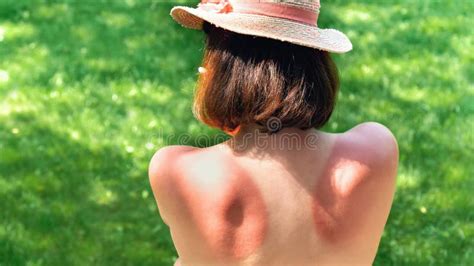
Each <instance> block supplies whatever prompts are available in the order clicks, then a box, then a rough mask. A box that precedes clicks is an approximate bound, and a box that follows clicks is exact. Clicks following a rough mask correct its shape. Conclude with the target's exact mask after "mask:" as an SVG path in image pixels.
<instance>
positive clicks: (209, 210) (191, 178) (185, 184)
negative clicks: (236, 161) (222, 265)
mask: <svg viewBox="0 0 474 266" xmlns="http://www.w3.org/2000/svg"><path fill="white" fill-rule="evenodd" d="M191 156H192V155H191ZM183 159H184V161H185V160H187V159H189V160H193V161H194V160H196V159H195V158H183ZM197 160H199V161H200V162H202V163H196V161H194V162H193V163H191V164H186V162H184V164H182V165H191V167H190V168H188V169H186V170H183V172H182V175H180V176H178V177H177V179H176V180H177V187H179V193H180V197H181V198H182V199H183V200H184V201H185V205H186V206H192V207H191V208H190V209H189V210H190V218H191V219H192V222H193V223H194V224H195V225H196V228H197V230H198V231H199V233H200V234H201V235H202V239H204V240H205V241H206V243H203V244H205V245H207V247H208V249H209V251H210V252H211V253H212V254H218V255H219V257H221V259H226V260H232V259H235V260H238V259H241V258H244V257H247V256H249V255H250V254H252V252H254V251H255V250H257V249H258V248H259V247H260V246H261V244H262V243H263V241H264V238H265V233H266V229H267V224H266V221H267V219H266V216H267V212H266V209H265V204H264V202H263V199H262V196H261V195H260V192H259V190H258V188H257V187H256V185H255V183H254V182H253V181H252V179H251V178H250V177H249V176H248V174H247V173H246V172H245V171H244V170H243V169H240V168H239V167H238V166H235V165H234V166H233V167H232V169H229V164H227V163H225V162H222V159H217V160H213V159H212V158H199V159H197Z"/></svg>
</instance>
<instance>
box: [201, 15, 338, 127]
mask: <svg viewBox="0 0 474 266" xmlns="http://www.w3.org/2000/svg"><path fill="white" fill-rule="evenodd" d="M203 30H204V32H205V34H206V49H205V52H204V58H203V63H202V66H203V67H204V68H205V69H206V71H205V72H204V73H202V74H201V75H200V77H199V80H198V86H197V90H196V93H195V99H194V109H193V112H194V114H195V116H196V117H197V118H198V119H199V120H201V121H202V122H204V123H205V124H207V125H209V126H212V127H216V128H219V129H221V130H224V131H227V132H229V131H234V130H235V129H236V128H237V127H239V126H246V125H251V124H256V125H258V126H259V127H260V129H261V131H262V132H267V133H275V132H278V131H279V130H281V129H283V128H285V127H296V128H300V129H309V128H320V127H322V126H323V125H324V124H326V122H327V121H328V120H329V118H330V116H331V114H332V112H333V110H334V105H335V102H336V97H337V92H338V88H339V76H338V72H337V68H336V65H335V63H334V62H333V60H332V59H331V57H330V54H329V53H328V52H325V51H320V50H317V49H312V48H308V47H303V46H299V45H295V44H291V43H288V42H282V41H277V40H272V39H268V38H261V37H255V36H248V35H242V34H237V33H234V32H231V31H227V30H224V29H222V28H218V27H215V26H213V25H212V24H210V23H208V22H205V23H204V25H203ZM272 119H273V120H275V119H278V120H277V121H278V123H279V126H278V127H277V128H275V127H273V128H269V127H268V126H266V125H268V122H269V121H270V120H272Z"/></svg>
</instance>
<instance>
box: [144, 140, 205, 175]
mask: <svg viewBox="0 0 474 266" xmlns="http://www.w3.org/2000/svg"><path fill="white" fill-rule="evenodd" d="M196 149H197V148H194V147H190V146H177V145H176V146H167V147H163V148H161V149H159V150H158V151H156V152H155V154H154V155H153V157H152V158H151V160H150V164H149V167H148V176H149V178H150V181H152V182H153V181H159V180H157V179H160V178H163V177H164V176H166V175H168V174H170V173H171V170H172V169H173V167H174V166H175V165H176V160H177V159H179V158H180V157H181V156H182V155H184V154H185V153H187V152H190V151H194V150H196Z"/></svg>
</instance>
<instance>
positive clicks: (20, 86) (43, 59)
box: [0, 0, 474, 265]
mask: <svg viewBox="0 0 474 266" xmlns="http://www.w3.org/2000/svg"><path fill="white" fill-rule="evenodd" d="M175 3H176V2H175ZM181 3H185V4H189V5H194V4H195V3H196V1H191V2H185V1H181ZM172 6H173V4H172V3H169V2H163V1H151V0H126V1H125V0H97V1H92V0H86V1H79V0H64V1H59V0H58V1H46V0H43V1H40V0H38V1H34V0H21V1H18V0H1V1H0V265H171V263H172V261H173V259H174V258H175V256H176V253H175V251H174V248H173V246H172V242H171V240H170V236H169V232H168V230H167V228H166V226H164V225H163V223H162V221H161V220H160V218H159V216H158V214H157V210H156V207H155V203H154V200H153V197H152V195H151V191H150V188H149V185H148V178H147V166H148V162H149V159H150V158H151V156H152V155H153V153H154V152H155V150H156V149H158V148H160V147H162V146H164V145H167V144H172V143H174V142H176V141H177V139H176V137H175V136H178V135H179V134H188V135H189V136H191V137H190V138H188V139H186V140H185V142H186V143H188V144H190V145H193V144H196V139H195V138H194V137H196V136H199V135H202V134H214V133H216V131H214V130H211V129H208V128H206V127H205V126H203V125H201V124H199V123H198V122H197V121H196V120H195V119H194V118H193V116H192V113H191V100H192V93H193V88H194V82H195V80H196V77H197V67H198V66H199V64H200V58H201V56H202V52H203V50H202V47H203V46H202V45H203V43H202V41H203V35H202V33H200V32H198V31H190V30H184V29H182V28H181V26H179V25H177V24H175V23H174V22H173V21H172V20H171V18H170V16H169V15H168V13H169V10H170V8H171V7H172ZM473 13H474V4H473V2H472V1H468V0H464V1H463V0H459V1H427V0H425V1H421V0H420V1H414V0H413V1H412V0H397V1H395V0H393V1H392V0H390V1H375V0H372V1H370V0H357V1H342V0H337V1H336V0H334V1H323V9H322V13H321V17H320V23H319V24H320V26H321V27H323V28H324V27H329V26H330V27H334V28H337V29H340V30H342V31H344V32H346V33H347V34H348V35H349V37H350V38H351V39H352V41H353V44H354V50H353V51H352V52H351V53H348V54H345V55H337V56H335V59H336V61H337V62H338V65H339V68H340V72H341V78H342V88H341V93H340V95H339V102H338V105H337V109H336V112H335V114H334V116H333V117H332V119H331V121H330V123H329V124H328V125H327V126H326V127H325V129H326V130H327V131H331V132H340V131H344V130H347V129H349V128H351V127H353V126H354V125H356V124H358V123H360V122H363V121H379V122H381V123H383V124H385V125H387V126H388V127H389V128H390V129H391V130H392V131H393V132H394V134H395V135H396V137H397V139H398V141H399V146H400V169H399V177H398V184H397V185H398V189H397V194H396V198H395V202H394V205H393V209H392V212H391V215H390V218H389V221H388V224H387V226H386V230H385V233H384V236H383V238H382V242H381V245H380V249H379V253H378V255H377V258H376V261H375V265H473V264H474V197H473V190H474V165H473V162H474V153H473V151H474V137H473V129H474V86H473V79H474V68H473V61H474V60H473V59H474V30H473V28H474V27H473V25H474V19H473V16H472V14H473ZM173 136H174V137H173ZM193 136H194V137H193ZM182 142H183V140H181V143H182Z"/></svg>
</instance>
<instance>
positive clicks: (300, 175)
mask: <svg viewBox="0 0 474 266" xmlns="http://www.w3.org/2000/svg"><path fill="white" fill-rule="evenodd" d="M249 132H252V131H251V130H248V129H240V130H239V131H238V133H236V134H235V135H234V136H233V138H231V139H230V140H229V141H227V142H224V143H221V144H219V145H216V146H212V147H209V148H204V149H199V148H193V147H187V146H170V147H166V148H163V149H160V150H159V151H158V152H157V153H156V154H155V156H154V157H153V159H152V160H151V164H150V169H149V175H150V182H151V186H152V189H153V193H154V196H155V199H156V201H157V204H158V209H159V212H160V215H161V217H162V219H163V220H164V222H165V223H166V224H167V225H168V226H169V227H170V231H171V234H172V238H173V242H174V244H175V247H176V249H177V251H178V254H179V257H180V259H179V261H178V262H177V265H179V264H181V265H185V266H186V265H341V264H351V265H370V264H371V263H372V262H373V259H374V258H375V254H376V251H377V247H378V244H379V242H380V238H381V235H382V232H383V228H384V225H385V223H386V219H387V217H388V213H389V210H390V206H391V202H392V199H393V194H394V188H395V177H396V171H397V166H398V148H397V144H396V141H395V139H394V137H393V135H392V134H391V132H390V131H389V130H388V129H387V128H385V127H384V126H382V125H380V124H377V123H363V124H361V125H359V126H357V127H354V128H353V129H351V130H349V131H347V132H345V133H340V134H328V133H324V132H320V131H316V130H306V131H303V130H299V129H292V128H285V129H283V130H282V131H280V132H278V133H276V134H274V138H275V140H276V141H277V143H283V140H284V138H285V136H288V134H293V135H294V136H298V137H300V139H304V138H305V137H307V136H308V135H310V134H314V135H316V136H317V141H318V142H317V149H309V148H307V147H304V146H303V148H301V149H270V148H269V147H261V146H259V147H258V148H256V143H254V142H252V141H251V140H247V141H248V143H246V149H245V150H243V151H238V152H237V151H236V150H235V149H233V148H232V147H235V146H233V145H231V144H236V143H239V142H241V141H242V139H243V138H242V136H243V134H244V133H249ZM285 134H286V135H285ZM278 141H279V142H278Z"/></svg>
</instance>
